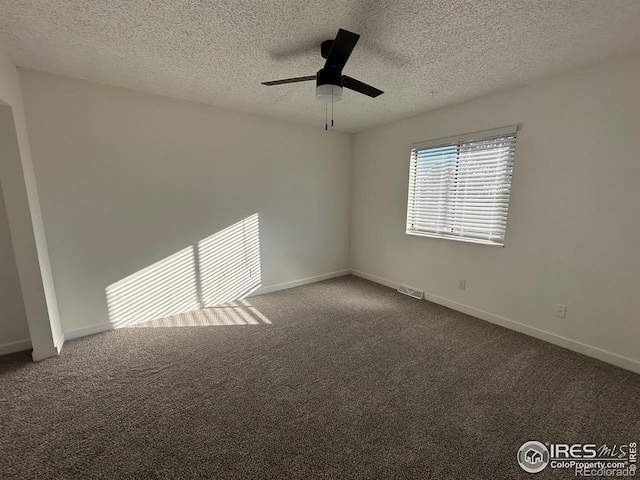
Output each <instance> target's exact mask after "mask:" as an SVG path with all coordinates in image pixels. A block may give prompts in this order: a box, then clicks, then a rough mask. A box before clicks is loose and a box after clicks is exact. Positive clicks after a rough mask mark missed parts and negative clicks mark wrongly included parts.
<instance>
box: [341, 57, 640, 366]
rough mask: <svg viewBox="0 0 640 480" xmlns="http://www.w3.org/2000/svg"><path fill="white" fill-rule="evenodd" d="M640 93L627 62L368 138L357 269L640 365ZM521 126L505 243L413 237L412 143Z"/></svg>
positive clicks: (638, 63) (355, 223)
mask: <svg viewBox="0 0 640 480" xmlns="http://www.w3.org/2000/svg"><path fill="white" fill-rule="evenodd" d="M639 85H640V58H634V59H627V60H624V61H617V62H613V63H609V64H606V65H600V66H597V67H593V68H590V69H587V70H583V71H580V72H575V73H572V74H569V75H565V76H562V77H558V78H555V79H552V80H548V81H544V82H540V83H536V84H532V85H530V86H526V87H522V88H518V89H515V90H510V91H507V92H505V93H501V94H497V95H492V96H487V97H484V98H481V99H479V100H476V101H472V102H467V103H464V104H461V105H457V106H452V107H449V108H445V109H442V110H438V111H434V112H431V113H428V114H426V115H422V116H419V117H415V118H410V119H407V120H404V121H401V122H397V123H394V124H391V125H387V126H383V127H380V128H377V129H374V130H370V131H366V132H364V133H360V134H357V135H356V137H355V140H354V142H355V143H354V152H355V153H354V162H353V193H352V195H353V197H352V229H351V232H352V233H351V236H352V244H351V263H352V268H354V269H355V270H357V271H360V272H364V273H366V274H368V275H369V276H370V278H374V277H371V276H375V278H374V279H376V280H378V281H380V282H384V281H385V279H386V281H387V282H386V283H388V284H390V285H392V284H394V283H403V284H408V285H411V286H414V287H418V288H421V289H424V290H425V291H426V292H427V293H429V294H430V295H431V296H430V297H429V298H431V299H433V300H436V301H439V302H440V303H444V304H448V305H450V306H453V307H454V308H458V309H460V310H463V311H467V312H469V313H472V314H475V315H478V316H480V317H482V318H485V319H487V320H490V321H494V322H497V323H501V324H503V325H507V326H509V327H510V328H514V329H517V330H521V331H524V332H526V333H528V334H531V335H535V336H538V337H540V338H544V339H546V340H549V341H552V342H555V343H558V344H561V345H564V346H567V347H569V348H572V349H574V350H578V351H583V352H585V353H588V354H590V355H594V356H599V357H600V358H603V359H605V360H607V361H610V362H613V363H617V364H618V365H621V366H624V367H627V368H631V369H635V370H636V371H640V363H639V362H640V348H638V345H640V94H639V93H638V86H639ZM512 124H519V125H520V126H521V129H520V131H519V133H518V140H517V148H516V157H515V167H514V177H513V184H512V194H511V203H510V208H509V218H508V223H507V236H506V244H505V246H504V248H497V247H490V246H484V245H477V244H470V243H462V242H455V241H450V240H442V239H432V238H423V237H415V236H408V235H406V234H405V233H404V232H405V219H406V202H407V183H408V174H409V173H408V172H409V152H410V147H411V144H412V143H414V142H418V141H425V140H430V139H435V138H440V137H447V136H452V135H456V134H461V133H467V132H474V131H478V130H483V129H489V128H494V127H501V126H505V125H512ZM458 279H466V281H467V282H466V290H465V291H460V290H457V280H458ZM434 296H435V297H434ZM556 303H561V304H564V305H567V316H566V318H565V319H558V318H555V317H554V316H553V306H554V304H556ZM513 322H517V323H513ZM590 347H593V348H590ZM607 352H608V353H607Z"/></svg>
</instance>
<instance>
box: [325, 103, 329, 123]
mask: <svg viewBox="0 0 640 480" xmlns="http://www.w3.org/2000/svg"><path fill="white" fill-rule="evenodd" d="M324 129H325V130H329V129H328V128H327V104H326V103H325V104H324Z"/></svg>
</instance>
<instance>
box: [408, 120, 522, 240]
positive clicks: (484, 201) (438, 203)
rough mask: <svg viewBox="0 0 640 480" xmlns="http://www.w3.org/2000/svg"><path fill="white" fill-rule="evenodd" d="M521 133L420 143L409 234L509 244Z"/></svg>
mask: <svg viewBox="0 0 640 480" xmlns="http://www.w3.org/2000/svg"><path fill="white" fill-rule="evenodd" d="M516 130H517V127H516V126H512V127H505V128H500V129H496V130H488V131H484V132H476V133H470V134H467V135H459V136H456V137H449V138H443V139H440V140H433V141H430V142H424V143H417V144H414V145H413V148H412V150H411V169H410V173H409V202H408V206H407V233H408V234H411V235H423V236H427V237H438V238H449V239H453V240H462V241H466V242H476V243H485V244H489V245H504V235H505V229H506V226H507V210H508V207H509V193H510V192H511V175H512V172H513V157H514V153H515V148H516Z"/></svg>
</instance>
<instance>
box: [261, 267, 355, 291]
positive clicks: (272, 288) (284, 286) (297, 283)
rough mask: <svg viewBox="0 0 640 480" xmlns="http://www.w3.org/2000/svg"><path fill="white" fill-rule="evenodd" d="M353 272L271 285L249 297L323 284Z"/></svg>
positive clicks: (339, 271) (335, 273)
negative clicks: (318, 283)
mask: <svg viewBox="0 0 640 480" xmlns="http://www.w3.org/2000/svg"><path fill="white" fill-rule="evenodd" d="M349 273H351V270H338V271H337V272H330V273H325V274H323V275H316V276H315V277H308V278H303V279H301V280H294V281H293V282H285V283H278V284H277V285H271V286H268V287H260V288H259V289H257V290H256V291H255V292H252V293H251V295H249V297H255V296H257V295H264V294H265V293H272V292H278V291H280V290H287V289H289V288H294V287H299V286H301V285H307V284H308V283H315V282H321V281H323V280H329V279H330V278H336V277H342V276H343V275H349Z"/></svg>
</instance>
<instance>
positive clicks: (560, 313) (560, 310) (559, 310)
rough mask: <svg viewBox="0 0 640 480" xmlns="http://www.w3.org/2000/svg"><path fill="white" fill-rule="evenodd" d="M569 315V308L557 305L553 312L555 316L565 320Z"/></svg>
mask: <svg viewBox="0 0 640 480" xmlns="http://www.w3.org/2000/svg"><path fill="white" fill-rule="evenodd" d="M566 314H567V306H566V305H560V304H558V305H556V308H555V309H554V310H553V315H554V316H555V317H558V318H564V317H565V315H566Z"/></svg>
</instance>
